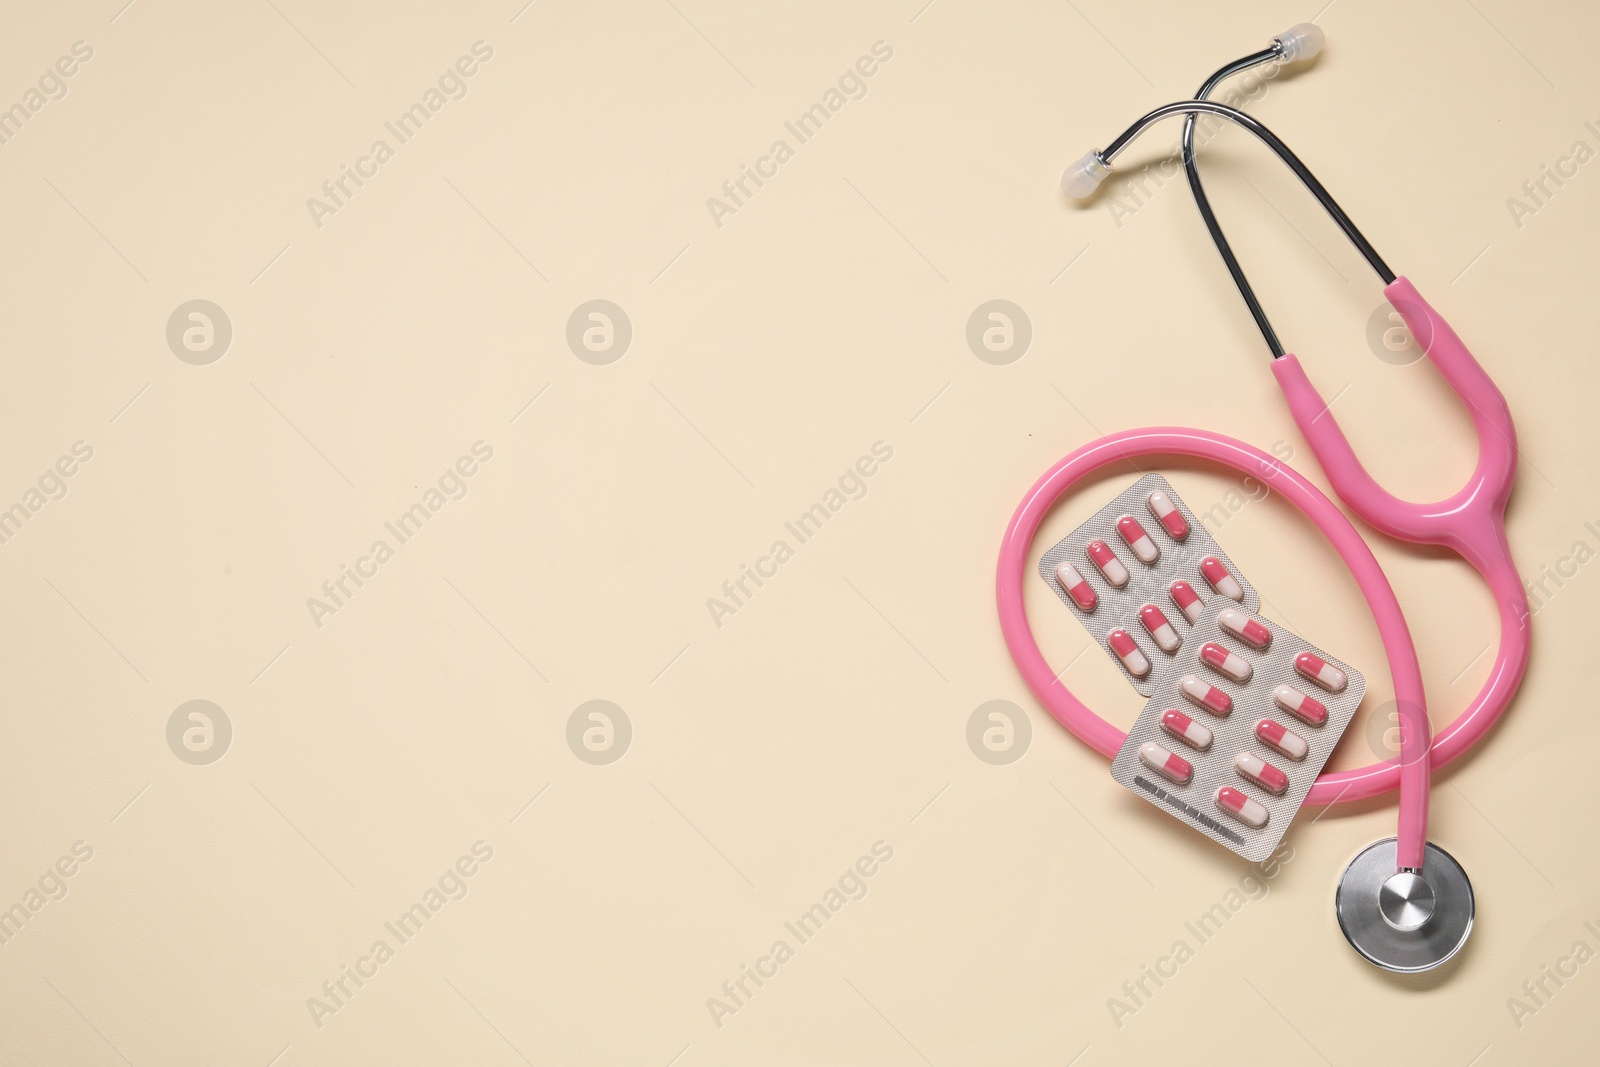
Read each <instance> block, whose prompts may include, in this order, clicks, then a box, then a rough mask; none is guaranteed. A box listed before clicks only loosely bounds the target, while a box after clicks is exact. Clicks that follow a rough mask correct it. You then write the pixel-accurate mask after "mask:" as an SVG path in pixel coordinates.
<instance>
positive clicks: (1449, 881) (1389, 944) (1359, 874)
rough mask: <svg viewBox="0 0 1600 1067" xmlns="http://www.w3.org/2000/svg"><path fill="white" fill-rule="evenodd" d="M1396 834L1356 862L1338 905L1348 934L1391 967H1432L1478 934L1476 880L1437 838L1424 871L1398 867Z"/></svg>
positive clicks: (1411, 970) (1406, 970) (1407, 970)
mask: <svg viewBox="0 0 1600 1067" xmlns="http://www.w3.org/2000/svg"><path fill="white" fill-rule="evenodd" d="M1397 844H1398V843H1397V840H1396V839H1395V838H1393V837H1389V838H1385V839H1384V840H1382V841H1377V842H1374V843H1373V844H1371V845H1368V846H1367V847H1366V848H1365V849H1363V850H1362V851H1361V853H1360V855H1358V856H1356V858H1355V859H1353V860H1351V861H1350V866H1348V867H1346V868H1345V870H1344V876H1343V877H1342V878H1340V879H1339V888H1338V890H1337V891H1336V892H1335V893H1334V896H1333V906H1334V910H1335V912H1337V914H1338V916H1339V929H1340V930H1342V931H1343V932H1344V936H1345V940H1346V941H1349V942H1350V945H1351V947H1353V948H1354V949H1355V950H1356V951H1357V952H1359V953H1361V955H1362V956H1363V957H1365V958H1366V960H1367V961H1368V962H1369V963H1373V964H1376V965H1377V966H1379V967H1382V968H1383V969H1384V970H1386V971H1397V972H1399V973H1402V974H1417V973H1419V972H1422V971H1431V970H1433V969H1434V968H1435V967H1438V966H1439V965H1440V964H1442V963H1444V962H1445V961H1447V960H1449V959H1450V958H1451V957H1453V956H1455V954H1456V953H1458V952H1460V951H1461V948H1462V946H1463V945H1465V944H1466V943H1467V937H1468V935H1470V934H1471V933H1472V917H1473V910H1474V901H1473V897H1472V883H1471V882H1470V881H1468V880H1467V872H1466V871H1464V870H1462V869H1461V864H1459V863H1457V862H1456V860H1455V857H1454V856H1452V855H1450V853H1448V852H1446V851H1445V850H1444V849H1442V848H1440V847H1439V846H1438V845H1435V844H1433V843H1432V842H1431V841H1430V842H1429V843H1428V845H1427V849H1426V856H1427V859H1426V867H1425V873H1424V871H1422V870H1416V869H1412V868H1401V869H1399V870H1396V869H1395V861H1396V858H1397V855H1398V852H1397Z"/></svg>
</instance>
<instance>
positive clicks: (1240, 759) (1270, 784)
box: [1233, 752, 1289, 794]
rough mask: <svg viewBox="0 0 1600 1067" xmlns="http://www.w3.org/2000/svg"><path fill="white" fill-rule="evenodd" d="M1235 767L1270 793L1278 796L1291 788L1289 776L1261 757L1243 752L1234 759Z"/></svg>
mask: <svg viewBox="0 0 1600 1067" xmlns="http://www.w3.org/2000/svg"><path fill="white" fill-rule="evenodd" d="M1233 767H1234V770H1236V771H1238V772H1239V773H1240V774H1242V775H1244V776H1245V777H1246V778H1248V779H1250V780H1251V781H1252V782H1254V783H1255V784H1256V785H1259V786H1260V787H1261V788H1262V789H1265V790H1266V791H1267V792H1269V793H1273V794H1277V793H1281V792H1283V791H1284V790H1285V789H1288V788H1289V776H1288V775H1287V774H1284V773H1283V772H1282V771H1280V770H1278V768H1276V767H1274V766H1273V765H1272V764H1270V763H1268V762H1267V761H1266V760H1264V759H1262V758H1261V757H1260V756H1252V755H1251V754H1250V753H1248V752H1241V753H1239V754H1238V755H1237V756H1235V757H1234V759H1233Z"/></svg>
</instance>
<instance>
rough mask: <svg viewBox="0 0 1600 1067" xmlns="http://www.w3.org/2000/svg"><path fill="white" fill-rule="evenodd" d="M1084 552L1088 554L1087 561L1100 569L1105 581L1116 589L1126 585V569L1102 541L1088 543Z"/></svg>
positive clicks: (1109, 547)
mask: <svg viewBox="0 0 1600 1067" xmlns="http://www.w3.org/2000/svg"><path fill="white" fill-rule="evenodd" d="M1085 551H1087V552H1088V553H1089V559H1090V560H1091V561H1092V562H1093V563H1094V565H1095V566H1096V567H1098V568H1100V573H1101V574H1102V575H1103V576H1104V577H1105V580H1106V581H1108V582H1110V583H1111V584H1112V585H1113V586H1115V587H1116V588H1118V589H1121V588H1122V587H1123V586H1125V585H1127V584H1128V568H1126V567H1124V566H1123V565H1122V561H1121V560H1120V559H1118V558H1117V554H1116V553H1115V552H1113V551H1111V546H1110V545H1108V544H1106V543H1105V542H1104V541H1090V542H1089V544H1088V545H1087V546H1085Z"/></svg>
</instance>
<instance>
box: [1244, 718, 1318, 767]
mask: <svg viewBox="0 0 1600 1067" xmlns="http://www.w3.org/2000/svg"><path fill="white" fill-rule="evenodd" d="M1256 738H1257V739H1258V740H1260V742H1261V743H1262V744H1263V745H1266V746H1267V747H1268V748H1270V749H1272V750H1273V751H1275V752H1277V753H1279V754H1280V755H1284V756H1288V757H1289V758H1290V759H1292V760H1294V761H1295V762H1297V763H1298V762H1299V761H1300V760H1303V759H1305V758H1306V752H1308V751H1309V749H1307V747H1306V739H1305V738H1303V737H1301V736H1300V735H1299V734H1297V733H1295V732H1294V731H1293V730H1291V729H1289V728H1288V727H1287V726H1285V725H1283V723H1281V722H1275V721H1274V720H1272V719H1262V720H1261V721H1260V722H1258V723H1256Z"/></svg>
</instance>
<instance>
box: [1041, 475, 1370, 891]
mask: <svg viewBox="0 0 1600 1067" xmlns="http://www.w3.org/2000/svg"><path fill="white" fill-rule="evenodd" d="M1039 574H1040V577H1042V578H1043V579H1044V580H1045V581H1046V582H1047V583H1048V584H1049V585H1050V587H1051V588H1052V589H1054V590H1055V591H1056V592H1057V594H1058V595H1059V596H1060V597H1061V599H1062V601H1063V602H1065V603H1066V604H1067V605H1068V607H1069V608H1071V610H1072V612H1073V614H1074V615H1076V616H1077V618H1078V620H1079V621H1080V622H1082V623H1083V625H1084V627H1085V628H1086V629H1087V630H1088V631H1089V633H1090V634H1091V635H1092V637H1093V638H1094V640H1095V641H1096V642H1097V643H1099V644H1100V645H1101V646H1102V647H1104V648H1105V649H1106V650H1107V652H1108V654H1109V655H1110V656H1111V657H1112V659H1113V660H1114V661H1116V662H1117V663H1118V665H1119V667H1120V668H1121V670H1122V671H1123V672H1124V674H1125V675H1126V676H1127V678H1128V681H1129V682H1130V683H1131V684H1132V685H1133V687H1134V688H1135V689H1137V690H1138V691H1139V692H1140V693H1142V694H1144V695H1145V696H1146V697H1148V698H1149V700H1148V701H1147V702H1146V704H1145V707H1144V710H1143V711H1142V712H1140V714H1139V718H1138V720H1137V721H1136V722H1135V723H1134V724H1133V726H1132V727H1131V728H1130V729H1129V731H1128V739H1127V741H1126V742H1125V743H1124V744H1123V746H1122V748H1121V750H1119V751H1118V753H1117V755H1116V758H1115V759H1113V760H1112V762H1111V776H1112V777H1113V778H1115V779H1116V780H1117V781H1118V782H1120V783H1121V784H1122V785H1124V786H1126V787H1127V788H1129V789H1131V790H1132V791H1133V792H1135V793H1137V794H1138V795H1140V796H1142V797H1144V798H1145V799H1146V800H1148V801H1150V802H1151V803H1152V804H1154V805H1156V806H1157V807H1159V808H1161V809H1162V810H1164V811H1167V812H1168V813H1170V814H1172V815H1174V816H1176V817H1177V818H1179V819H1182V820H1183V821H1184V822H1186V823H1188V824H1189V825H1190V826H1193V827H1194V828H1195V829H1197V830H1199V831H1200V832H1201V833H1203V834H1205V835H1206V836H1207V837H1209V838H1211V839H1212V840H1213V841H1217V842H1219V843H1220V844H1222V845H1223V846H1225V847H1226V848H1229V849H1231V850H1233V851H1234V852H1237V853H1238V854H1239V855H1241V856H1243V857H1245V858H1246V859H1249V860H1263V859H1265V858H1267V857H1268V856H1270V855H1271V854H1272V852H1273V850H1274V849H1276V848H1277V846H1278V843H1279V841H1281V840H1282V839H1283V835H1284V834H1285V833H1286V832H1287V831H1288V829H1289V824H1290V822H1292V821H1293V819H1294V816H1295V813H1296V812H1298V811H1299V810H1300V805H1301V804H1302V803H1303V802H1304V801H1305V797H1306V793H1307V792H1309V791H1310V789H1311V786H1312V783H1314V782H1315V781H1316V778H1317V775H1318V774H1320V773H1321V772H1322V768H1323V766H1324V765H1325V764H1326V763H1327V761H1328V758H1329V757H1330V756H1331V755H1332V754H1333V749H1334V747H1335V746H1336V745H1337V744H1338V742H1339V738H1340V737H1341V736H1342V735H1343V733H1344V730H1345V727H1347V726H1349V724H1350V720H1351V719H1352V718H1353V717H1354V716H1355V712H1356V708H1357V707H1359V706H1360V704H1361V698H1362V696H1363V695H1364V694H1365V692H1366V680H1365V679H1364V678H1363V677H1362V676H1361V674H1360V672H1358V671H1356V670H1354V669H1353V668H1351V667H1350V666H1349V665H1348V664H1346V663H1344V662H1343V661H1341V660H1338V659H1335V658H1334V657H1333V656H1331V655H1330V654H1328V653H1327V652H1325V651H1323V650H1322V649H1319V648H1317V647H1316V646H1314V645H1312V644H1311V643H1310V642H1309V641H1307V640H1305V639H1304V638H1303V637H1300V636H1299V635H1297V634H1295V633H1292V632H1291V631H1289V630H1287V629H1285V628H1283V627H1282V626H1280V625H1278V624H1277V623H1275V622H1273V621H1271V620H1269V619H1265V618H1262V617H1261V616H1260V614H1259V608H1260V598H1259V597H1258V596H1257V594H1256V592H1255V590H1254V588H1253V587H1252V586H1251V585H1250V583H1249V582H1248V581H1247V580H1246V579H1245V577H1244V576H1243V574H1241V573H1240V572H1239V569H1238V568H1237V567H1235V566H1234V565H1233V563H1232V561H1230V560H1229V559H1228V557H1227V556H1226V555H1225V554H1224V553H1223V552H1222V549H1221V547H1220V546H1218V545H1217V543H1216V541H1215V540H1214V539H1212V537H1211V535H1210V533H1209V532H1208V531H1206V530H1205V529H1204V527H1202V526H1201V525H1200V523H1199V521H1198V520H1197V519H1196V518H1195V516H1194V515H1193V513H1192V512H1190V511H1189V509H1188V507H1187V506H1186V505H1185V504H1184V503H1183V501H1182V500H1180V499H1179V498H1178V495H1177V494H1176V493H1174V492H1173V490H1172V486H1171V485H1169V484H1168V483H1167V480H1166V479H1165V478H1163V477H1161V476H1160V475H1159V474H1147V475H1145V476H1144V477H1143V478H1140V479H1139V480H1138V481H1137V482H1135V483H1134V484H1133V486H1131V487H1130V488H1129V489H1127V490H1126V491H1124V492H1123V493H1121V494H1119V495H1118V496H1117V498H1116V499H1115V500H1113V501H1112V502H1111V503H1110V504H1108V505H1107V506H1106V507H1104V508H1102V509H1101V510H1100V511H1098V512H1096V513H1095V515H1094V516H1093V517H1092V518H1090V519H1089V520H1088V521H1087V522H1085V523H1084V524H1083V525H1081V526H1079V527H1078V528H1077V529H1076V530H1074V531H1072V533H1070V534H1068V535H1067V536H1066V537H1064V538H1063V539H1062V540H1061V541H1060V542H1059V543H1057V544H1056V545H1054V546H1053V547H1052V548H1051V549H1050V550H1049V551H1048V552H1046V553H1045V554H1044V558H1043V559H1041V560H1040V563H1039Z"/></svg>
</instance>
